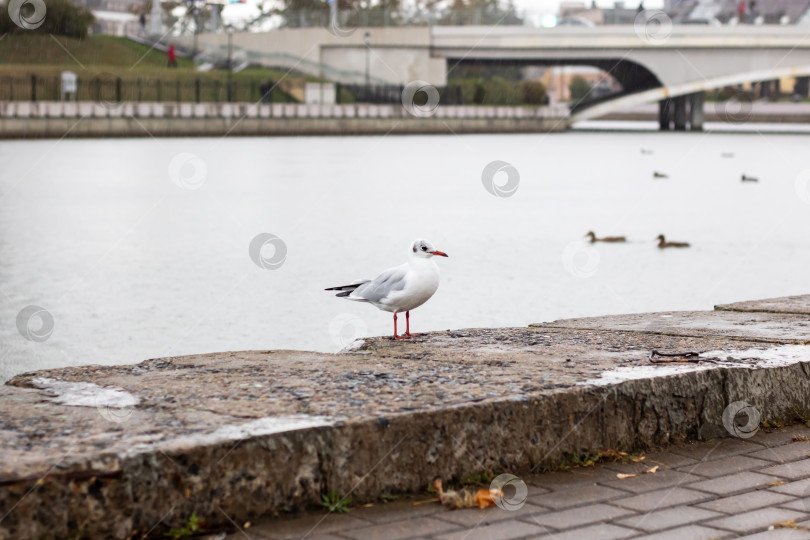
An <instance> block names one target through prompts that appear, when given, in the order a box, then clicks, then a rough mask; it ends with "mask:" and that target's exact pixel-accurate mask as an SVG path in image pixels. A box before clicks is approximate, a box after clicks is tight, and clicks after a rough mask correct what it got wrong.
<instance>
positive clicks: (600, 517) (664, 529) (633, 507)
mask: <svg viewBox="0 0 810 540" xmlns="http://www.w3.org/2000/svg"><path fill="white" fill-rule="evenodd" d="M803 437H810V429H808V428H807V427H804V426H792V427H788V428H785V429H784V430H780V431H777V432H771V433H764V432H761V431H760V432H759V433H757V434H756V435H755V436H754V437H753V438H751V439H734V438H730V439H722V440H717V441H710V442H704V443H697V444H688V445H686V444H685V445H676V446H672V447H670V448H669V449H667V451H665V452H658V453H650V454H647V455H646V459H645V460H644V461H643V462H641V463H638V464H621V463H606V464H603V465H599V466H596V467H594V468H587V469H577V470H575V471H573V472H554V473H547V474H533V475H524V476H522V480H524V481H525V482H526V484H527V486H528V493H529V494H528V498H527V500H526V504H524V505H523V507H522V508H520V509H519V510H517V511H514V512H510V511H506V510H502V509H500V508H497V507H491V508H487V509H485V510H478V509H467V510H449V509H447V508H444V507H442V506H441V505H439V504H438V503H427V504H421V505H414V501H416V500H419V499H426V498H428V496H427V495H425V496H420V497H416V498H414V499H409V500H401V501H398V502H394V503H389V504H382V503H378V504H374V505H372V506H370V507H365V508H355V509H352V510H351V512H350V513H348V514H344V515H336V514H326V513H325V512H321V513H314V514H309V515H307V516H304V517H299V518H296V519H283V518H282V519H275V520H267V521H262V522H260V523H257V524H254V525H253V526H251V527H249V528H248V529H243V530H242V531H241V532H237V533H234V534H232V535H230V536H228V539H229V540H236V539H245V538H248V539H254V540H267V539H282V538H308V539H322V538H343V539H372V538H381V539H384V540H399V539H405V538H442V539H469V540H473V539H511V538H549V539H556V540H564V539H566V540H567V539H577V540H588V539H600V540H601V539H604V540H608V539H620V538H656V539H661V540H664V539H675V540H691V539H695V540H698V539H708V538H718V539H719V538H749V539H752V540H753V539H756V540H776V539H780V540H798V539H808V540H810V442H807V441H804V440H801V439H802V438H803ZM655 465H658V466H659V467H660V468H659V469H658V471H657V472H656V473H654V474H640V475H638V476H635V477H632V478H625V479H620V478H617V476H616V475H617V474H619V473H635V472H640V471H643V470H645V469H649V468H650V467H653V466H655ZM427 480H429V479H426V481H427ZM790 521H792V523H795V526H796V527H797V528H783V527H778V528H774V527H773V525H774V524H777V523H782V522H790Z"/></svg>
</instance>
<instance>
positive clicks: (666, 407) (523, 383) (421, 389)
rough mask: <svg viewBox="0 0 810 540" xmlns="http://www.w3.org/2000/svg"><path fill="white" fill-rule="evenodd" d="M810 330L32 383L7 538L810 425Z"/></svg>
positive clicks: (799, 320)
mask: <svg viewBox="0 0 810 540" xmlns="http://www.w3.org/2000/svg"><path fill="white" fill-rule="evenodd" d="M808 314H810V296H802V297H791V298H785V299H773V300H767V301H761V302H746V303H740V304H733V305H727V306H718V308H717V309H716V310H715V311H711V312H669V313H649V314H636V315H619V316H609V317H598V318H588V319H572V320H563V321H556V322H552V323H543V324H536V325H531V326H529V327H526V328H504V329H469V330H448V331H446V332H434V333H428V334H423V335H421V336H419V337H418V338H416V339H414V340H412V341H407V342H405V341H397V342H394V341H393V340H391V339H390V338H371V339H367V340H364V341H362V342H356V343H354V344H353V345H352V346H351V347H350V348H351V350H350V351H347V352H344V353H341V354H338V355H330V354H320V353H312V352H301V351H246V352H228V353H214V354H207V355H196V356H186V357H177V358H162V359H153V360H148V361H146V362H142V363H141V364H138V365H126V366H97V365H90V366H81V367H71V368H63V369H55V370H47V371H39V372H34V373H27V374H23V375H19V376H17V377H14V378H13V379H12V380H11V381H9V383H8V384H7V385H6V386H4V387H2V388H0V416H1V417H2V418H3V420H2V421H0V430H2V431H3V433H4V436H3V438H2V440H1V441H0V455H2V460H0V463H1V464H2V465H0V515H4V516H6V517H5V518H4V519H3V520H1V521H0V538H27V537H32V536H37V535H40V534H44V533H50V534H52V535H54V536H55V537H57V538H62V537H67V536H71V537H74V536H78V535H84V536H89V537H109V538H128V537H130V536H131V535H133V534H138V535H143V534H144V533H146V534H147V535H151V536H154V537H160V536H162V535H163V534H164V533H166V532H168V531H169V530H170V529H172V528H175V529H176V528H179V527H182V526H184V525H185V524H187V523H188V521H189V518H190V516H191V515H192V514H194V515H197V516H200V517H202V518H204V519H205V520H206V524H207V526H209V527H212V528H216V527H226V528H227V527H232V523H234V522H235V523H244V522H245V521H249V520H252V519H256V518H258V517H259V516H263V515H268V514H273V513H286V512H296V511H299V510H301V509H304V508H308V507H317V506H318V505H319V503H320V502H321V496H322V495H324V494H326V493H329V492H331V491H336V492H338V493H351V494H352V497H353V500H354V501H355V502H364V501H374V500H376V499H377V498H379V497H381V496H384V495H391V494H397V493H403V492H404V493H418V492H421V491H422V490H423V489H424V487H425V485H426V484H427V483H428V482H429V481H431V480H432V479H433V478H434V477H436V476H442V477H444V478H446V479H458V478H462V477H464V476H465V475H470V474H476V473H481V472H483V471H494V472H513V473H517V474H519V473H521V472H526V471H530V470H534V471H537V470H542V469H543V468H546V467H548V468H554V467H555V466H556V465H559V464H560V463H564V462H565V461H566V460H571V459H572V458H573V456H581V455H582V454H583V453H590V454H594V453H595V452H598V451H599V450H606V449H623V450H626V451H631V450H639V449H646V448H652V447H658V446H663V445H667V444H670V443H673V442H678V441H689V440H706V439H713V438H717V437H727V436H729V435H730V434H737V435H739V433H736V431H735V430H736V428H735V425H736V424H735V423H734V422H731V423H729V422H728V421H727V419H726V420H725V421H724V415H725V416H728V408H729V407H730V406H733V405H734V404H735V403H738V402H745V403H747V404H749V405H750V406H751V407H754V408H755V409H756V410H757V413H758V414H759V416H760V417H761V419H762V421H763V422H765V421H787V420H791V419H795V418H796V417H797V415H798V416H801V415H802V414H805V413H806V409H807V402H806V396H807V395H808V394H809V393H810V376H809V373H810V368H808V366H809V365H810V349H808V348H807V347H806V344H808V343H810V330H808V327H807V323H806V320H807V315H808ZM653 350H657V351H660V352H666V353H672V352H681V353H687V352H699V353H701V354H700V356H699V359H701V360H703V361H694V362H691V363H675V364H673V363H662V364H657V363H653V362H651V360H650V359H649V356H650V354H651V351H653ZM682 359H689V357H683V358H682ZM88 360H90V359H88ZM693 360H694V359H693ZM802 411H805V413H802ZM733 416H734V415H733V414H732V417H733Z"/></svg>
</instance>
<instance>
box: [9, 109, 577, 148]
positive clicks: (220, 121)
mask: <svg viewBox="0 0 810 540" xmlns="http://www.w3.org/2000/svg"><path fill="white" fill-rule="evenodd" d="M430 112H431V114H430V116H424V117H422V116H415V115H414V114H411V113H410V112H408V111H407V110H405V108H404V107H402V106H401V105H368V104H351V105H301V104H281V103H276V104H256V103H113V104H109V103H95V102H89V103H87V102H82V103H70V102H36V103H30V102H5V103H0V136H2V137H3V138H7V139H10V138H61V137H149V136H153V137H175V136H184V137H188V136H225V135H231V136H238V135H253V136H257V135H380V134H400V135H404V134H412V135H417V134H450V133H456V134H459V133H538V132H541V133H544V132H549V131H563V130H565V129H567V128H568V110H567V108H565V107H470V106H439V107H438V108H437V109H435V110H434V111H430Z"/></svg>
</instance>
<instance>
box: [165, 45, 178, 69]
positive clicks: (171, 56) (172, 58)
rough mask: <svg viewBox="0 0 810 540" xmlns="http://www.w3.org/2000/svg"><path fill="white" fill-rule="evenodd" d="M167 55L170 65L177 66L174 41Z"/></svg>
mask: <svg viewBox="0 0 810 540" xmlns="http://www.w3.org/2000/svg"><path fill="white" fill-rule="evenodd" d="M166 56H167V57H168V58H169V67H175V68H176V67H177V53H176V52H175V50H174V43H170V44H169V50H167V51H166Z"/></svg>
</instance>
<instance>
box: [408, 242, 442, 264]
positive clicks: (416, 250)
mask: <svg viewBox="0 0 810 540" xmlns="http://www.w3.org/2000/svg"><path fill="white" fill-rule="evenodd" d="M434 255H438V256H439V257H447V253H445V252H443V251H439V250H438V249H436V248H435V247H433V244H431V243H430V242H428V241H427V240H422V239H419V240H414V241H413V245H412V246H411V256H412V257H422V258H424V259H429V258H431V257H433V256H434Z"/></svg>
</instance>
